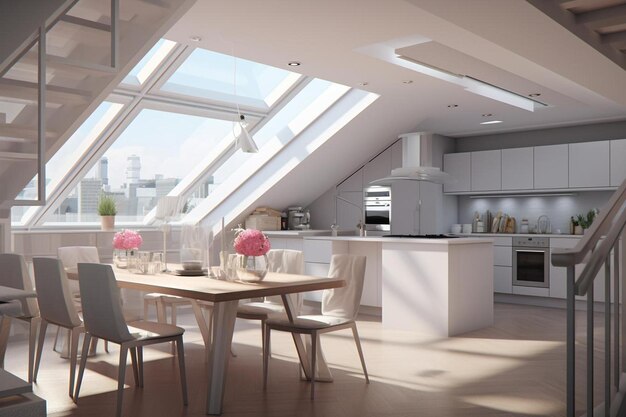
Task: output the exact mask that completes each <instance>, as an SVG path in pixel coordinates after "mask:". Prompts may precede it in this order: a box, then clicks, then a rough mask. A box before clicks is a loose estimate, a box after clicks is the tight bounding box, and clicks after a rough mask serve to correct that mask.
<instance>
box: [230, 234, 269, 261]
mask: <svg viewBox="0 0 626 417" xmlns="http://www.w3.org/2000/svg"><path fill="white" fill-rule="evenodd" d="M233 246H234V248H235V252H237V253H238V254H240V255H244V256H263V255H265V254H266V253H267V252H268V251H269V250H270V240H269V239H268V238H267V236H265V235H264V234H263V232H261V231H260V230H256V229H246V230H244V231H243V232H241V233H239V234H238V235H237V237H235V242H234V244H233Z"/></svg>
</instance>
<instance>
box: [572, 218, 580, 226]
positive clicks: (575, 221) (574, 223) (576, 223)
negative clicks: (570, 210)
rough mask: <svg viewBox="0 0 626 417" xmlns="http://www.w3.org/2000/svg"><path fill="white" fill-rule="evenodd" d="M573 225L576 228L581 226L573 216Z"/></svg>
mask: <svg viewBox="0 0 626 417" xmlns="http://www.w3.org/2000/svg"><path fill="white" fill-rule="evenodd" d="M572 225H573V226H574V227H576V226H578V225H579V224H578V219H575V218H574V216H572Z"/></svg>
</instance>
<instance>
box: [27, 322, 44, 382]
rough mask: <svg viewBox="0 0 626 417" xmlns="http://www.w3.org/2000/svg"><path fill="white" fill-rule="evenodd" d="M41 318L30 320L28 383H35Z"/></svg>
mask: <svg viewBox="0 0 626 417" xmlns="http://www.w3.org/2000/svg"><path fill="white" fill-rule="evenodd" d="M40 321H41V318H40V317H33V318H31V319H30V320H29V327H30V328H29V337H28V382H33V370H34V368H35V350H36V347H37V332H38V331H39V322H40Z"/></svg>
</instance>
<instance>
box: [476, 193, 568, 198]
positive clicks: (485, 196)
mask: <svg viewBox="0 0 626 417" xmlns="http://www.w3.org/2000/svg"><path fill="white" fill-rule="evenodd" d="M575 195H578V193H554V194H486V195H470V196H469V198H471V199H478V198H516V197H570V196H575Z"/></svg>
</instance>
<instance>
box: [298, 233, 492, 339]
mask: <svg viewBox="0 0 626 417" xmlns="http://www.w3.org/2000/svg"><path fill="white" fill-rule="evenodd" d="M303 248H304V255H305V260H308V261H310V262H308V263H307V265H308V266H309V265H310V266H311V267H314V266H315V265H324V264H322V263H320V262H321V260H322V259H328V257H329V256H330V255H332V254H340V253H352V254H361V255H365V256H367V267H366V282H365V287H364V294H363V299H362V304H365V305H373V306H379V307H380V308H381V311H382V322H383V326H385V327H388V328H394V329H403V330H413V331H417V332H420V333H423V334H428V335H432V336H439V337H447V336H454V335H458V334H461V333H465V332H468V331H472V330H476V329H480V328H482V327H487V326H490V325H492V324H493V245H492V241H491V240H490V239H484V238H483V239H477V238H450V239H416V238H409V239H407V238H386V237H358V236H336V237H331V236H309V237H304V242H303ZM318 274H321V271H318Z"/></svg>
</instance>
